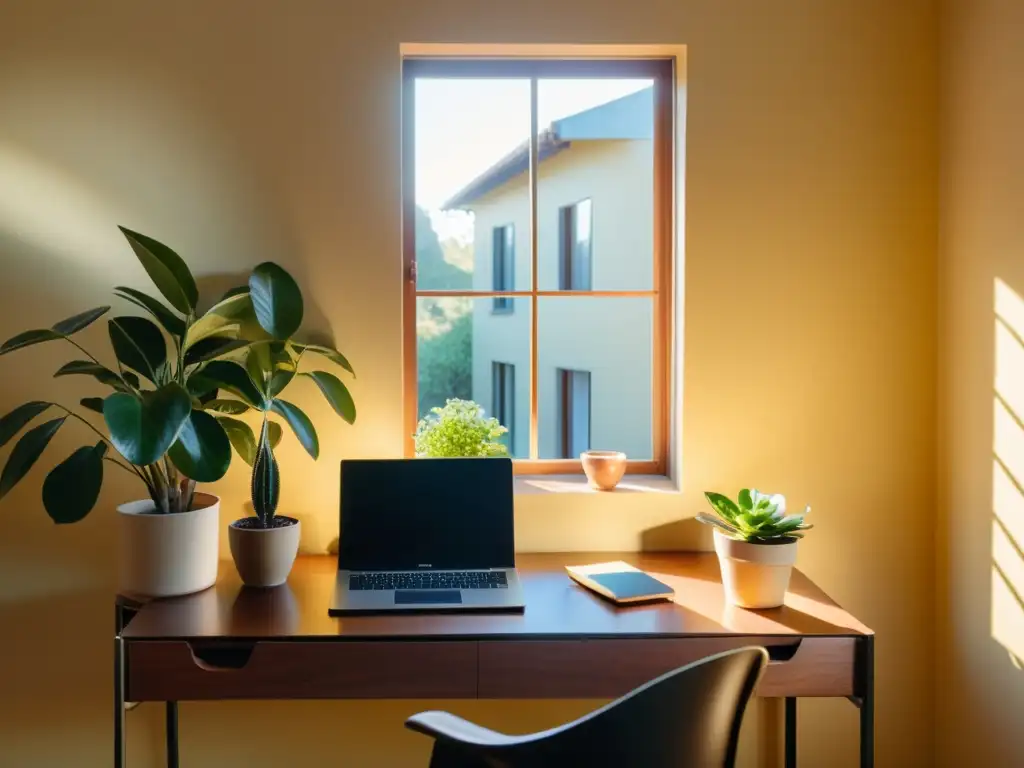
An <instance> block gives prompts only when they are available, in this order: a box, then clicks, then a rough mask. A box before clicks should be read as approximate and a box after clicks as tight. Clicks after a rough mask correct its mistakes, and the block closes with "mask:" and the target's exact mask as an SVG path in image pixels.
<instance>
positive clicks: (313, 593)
mask: <svg viewBox="0 0 1024 768" xmlns="http://www.w3.org/2000/svg"><path fill="white" fill-rule="evenodd" d="M611 560H625V561H626V562H629V563H632V564H633V565H635V566H637V567H638V568H641V569H643V570H645V571H648V572H649V573H651V574H652V575H653V576H655V577H656V578H658V579H660V580H661V581H664V582H665V583H667V584H670V585H671V586H672V587H673V588H674V589H675V591H676V596H675V601H674V602H671V603H669V602H663V603H653V604H648V605H638V606H632V607H625V608H621V607H616V606H614V605H612V604H611V603H608V602H606V601H604V600H602V599H601V598H599V597H597V596H595V595H593V594H592V593H590V592H589V591H587V590H586V589H584V588H583V587H580V586H579V585H577V584H576V583H575V582H573V581H572V580H571V579H569V577H568V576H567V575H566V574H565V570H564V566H565V565H580V564H584V563H593V562H604V561H611ZM336 563H337V560H336V558H334V557H331V556H303V557H300V558H299V559H298V560H297V561H296V563H295V568H294V570H293V571H292V574H291V578H290V579H289V581H288V583H287V584H285V585H284V586H281V587H276V588H274V589H247V588H244V587H243V586H242V584H241V582H240V580H239V578H238V574H237V573H236V571H235V568H234V564H233V563H231V562H230V561H226V562H222V563H221V568H220V575H219V578H218V581H217V584H216V585H214V586H213V587H211V588H210V589H208V590H205V591H203V592H199V593H197V594H194V595H188V596H186V597H181V598H172V599H168V600H153V601H151V602H148V603H146V604H145V605H143V606H142V608H141V609H140V610H139V612H138V614H137V615H136V616H135V618H134V619H132V621H131V623H130V624H129V625H128V626H127V627H126V628H125V630H124V633H123V636H124V637H125V639H126V640H140V639H150V640H153V639H159V640H171V639H186V640H189V639H203V638H205V639H246V640H251V639H266V640H295V639H303V640H329V639H332V638H334V639H338V638H341V639H352V640H358V639H368V638H388V639H396V640H397V639H408V638H418V639H423V638H435V639H503V638H507V639H520V640H527V639H568V638H572V639H583V638H629V637H643V636H657V637H677V636H690V637H699V636H721V635H737V634H740V635H760V636H773V635H778V636H807V635H810V636H846V637H849V636H857V635H864V634H871V630H870V629H868V628H867V627H866V626H864V625H863V624H861V623H860V622H859V621H858V620H857V619H856V618H854V617H853V616H851V615H850V614H849V613H847V612H846V611H844V610H843V609H842V608H840V607H839V606H838V605H836V603H835V602H834V601H833V600H832V599H831V598H829V597H828V595H826V594H825V593H824V592H822V591H821V590H820V589H819V588H818V587H816V586H815V585H814V584H813V583H812V582H811V580H810V579H808V578H807V577H806V576H804V575H803V574H802V573H800V572H799V571H797V570H794V571H793V578H792V580H791V583H790V589H789V593H788V594H787V595H786V605H785V606H783V607H782V608H775V609H771V610H766V611H748V610H745V609H743V608H736V607H733V606H728V605H726V604H725V601H724V596H723V590H722V584H721V578H720V575H719V568H718V560H717V557H716V556H715V555H714V554H713V553H609V552H602V553H579V552H575V553H568V554H521V555H517V556H516V564H517V566H518V568H519V573H520V576H521V579H522V582H523V591H524V594H525V597H526V611H525V612H524V613H521V614H500V613H469V612H467V613H449V614H404V615H402V614H395V615H390V616H356V617H344V618H336V617H332V616H328V614H327V607H328V605H329V603H330V600H331V595H332V594H333V590H334V574H335V570H336V568H337V565H336Z"/></svg>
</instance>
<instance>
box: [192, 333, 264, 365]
mask: <svg viewBox="0 0 1024 768" xmlns="http://www.w3.org/2000/svg"><path fill="white" fill-rule="evenodd" d="M248 344H249V342H247V341H245V340H244V339H232V338H228V337H226V336H208V337H207V338H205V339H203V340H202V341H198V342H196V343H195V344H193V345H192V346H191V347H189V350H188V352H186V353H185V365H195V364H196V363H202V362H205V361H207V360H213V359H215V358H218V357H222V356H224V355H226V354H229V353H231V352H234V351H235V350H238V349H242V347H245V346H247V345H248Z"/></svg>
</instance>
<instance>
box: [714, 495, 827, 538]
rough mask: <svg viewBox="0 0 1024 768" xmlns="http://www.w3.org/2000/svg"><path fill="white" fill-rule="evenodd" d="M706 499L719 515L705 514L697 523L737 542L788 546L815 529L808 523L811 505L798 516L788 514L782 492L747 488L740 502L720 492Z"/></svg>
mask: <svg viewBox="0 0 1024 768" xmlns="http://www.w3.org/2000/svg"><path fill="white" fill-rule="evenodd" d="M704 496H705V498H707V500H708V503H709V504H710V505H711V508H712V509H714V510H715V512H716V513H717V514H714V515H709V514H706V513H704V512H701V513H700V514H699V515H697V520H699V521H700V522H702V523H705V524H707V525H713V526H714V527H715V528H717V529H718V530H720V531H721V532H722V533H724V534H725V535H726V536H729V537H730V538H733V539H740V540H742V541H749V542H751V543H752V544H786V543H788V542H790V541H793V540H795V539H800V538H803V533H802V531H806V530H809V529H810V528H812V527H813V526H811V525H808V524H807V523H805V522H804V518H805V517H806V516H807V515H808V514H810V511H811V507H810V505H807V506H806V507H804V511H803V512H801V513H800V514H798V515H787V514H786V497H785V496H783V495H782V494H781V493H776V494H768V493H761V492H760V491H758V490H756V489H748V488H744V489H743V490H742V491H740V493H739V496H738V498H737V500H736V501H733V500H732V499H730V498H729V497H728V496H723V495H722V494H720V493H712V492H706V493H705V494H704Z"/></svg>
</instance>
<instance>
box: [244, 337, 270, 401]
mask: <svg viewBox="0 0 1024 768" xmlns="http://www.w3.org/2000/svg"><path fill="white" fill-rule="evenodd" d="M245 370H246V371H247V372H248V373H249V378H250V379H252V382H253V383H254V384H255V385H256V389H258V390H259V391H260V392H262V393H263V394H264V395H266V394H267V383H268V381H269V379H270V374H271V371H272V370H273V364H272V363H271V360H270V348H269V347H268V346H267V345H266V344H253V345H252V346H251V347H250V348H249V352H248V353H247V354H246V356H245Z"/></svg>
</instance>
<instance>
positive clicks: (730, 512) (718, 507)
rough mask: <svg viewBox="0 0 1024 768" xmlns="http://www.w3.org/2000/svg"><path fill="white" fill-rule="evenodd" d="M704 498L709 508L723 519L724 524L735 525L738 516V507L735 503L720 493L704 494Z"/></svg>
mask: <svg viewBox="0 0 1024 768" xmlns="http://www.w3.org/2000/svg"><path fill="white" fill-rule="evenodd" d="M704 497H705V498H706V499H707V500H708V503H709V504H710V505H711V507H712V508H713V509H714V510H715V511H716V512H717V513H718V514H720V515H721V516H722V517H724V518H725V520H726V522H729V523H733V524H735V523H736V522H737V518H738V516H739V514H740V509H739V507H737V506H736V503H735V502H734V501H733V500H732V499H730V498H729V497H728V496H723V495H722V494H720V493H710V492H708V493H705V494H704Z"/></svg>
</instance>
